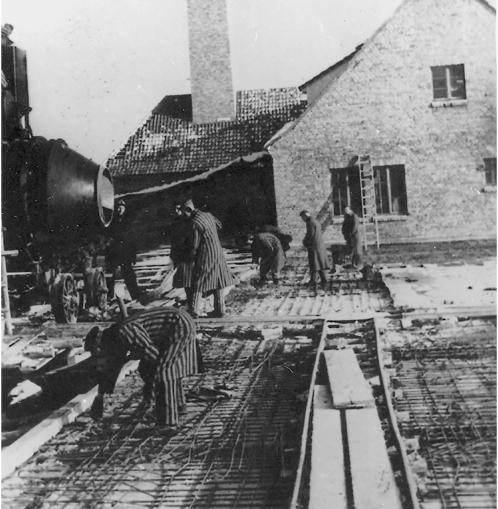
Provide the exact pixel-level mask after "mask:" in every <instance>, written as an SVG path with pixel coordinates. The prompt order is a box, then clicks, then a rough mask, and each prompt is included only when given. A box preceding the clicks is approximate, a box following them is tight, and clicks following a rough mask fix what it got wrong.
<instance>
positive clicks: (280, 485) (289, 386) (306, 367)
mask: <svg viewBox="0 0 498 509" xmlns="http://www.w3.org/2000/svg"><path fill="white" fill-rule="evenodd" d="M301 332H302V334H303V335H306V336H308V337H309V338H311V339H312V341H310V342H309V343H308V344H303V343H300V342H298V341H295V340H292V339H291V338H289V337H287V338H283V339H275V340H266V341H262V340H255V341H250V340H240V339H235V338H234V337H232V338H225V337H217V335H216V331H213V330H211V331H210V333H209V334H207V333H205V334H204V338H203V339H202V340H201V348H202V351H203V352H204V362H205V367H206V369H205V373H203V374H201V375H197V376H195V377H191V378H189V379H188V380H187V383H186V387H187V394H188V396H187V409H186V412H185V413H184V414H183V415H182V420H181V423H180V424H181V427H180V429H179V430H178V431H176V432H174V431H169V432H168V431H164V430H163V429H159V428H156V427H154V419H153V417H152V412H151V411H150V410H146V409H145V408H144V406H143V405H142V404H141V403H140V400H141V387H142V382H141V381H140V380H139V377H138V375H136V374H134V375H132V376H130V377H128V378H127V379H125V382H124V384H123V385H122V386H120V387H119V389H118V390H117V393H116V394H115V396H114V397H113V400H112V402H109V406H108V407H106V413H105V417H104V419H103V420H102V422H99V423H93V422H92V421H91V420H90V418H89V417H88V415H83V416H81V417H80V418H78V419H77V421H76V422H75V423H74V424H73V425H69V426H67V427H66V428H64V429H63V431H62V432H61V433H59V434H58V435H57V436H56V437H55V438H54V439H52V440H51V441H49V442H48V443H47V444H46V445H45V446H44V447H43V448H42V449H41V450H40V451H39V452H38V453H37V454H36V455H35V456H34V457H33V458H32V459H31V460H30V461H29V462H28V463H27V464H26V465H25V466H23V467H22V468H21V469H20V470H19V471H18V473H17V475H13V476H11V477H9V478H8V479H6V480H5V481H4V482H3V487H2V503H3V504H4V507H12V508H17V507H30V508H31V509H34V508H42V507H46V508H51V507H57V508H59V507H66V508H72V507H85V508H90V507H111V506H112V507H282V506H284V505H285V501H286V499H288V497H289V496H290V493H291V490H292V481H293V475H290V472H292V468H293V465H294V464H295V462H296V461H297V457H296V454H297V449H298V444H299V433H300V431H299V427H300V424H298V423H299V422H300V412H301V410H302V408H301V407H302V405H303V402H302V401H300V400H299V399H297V398H296V396H297V395H299V394H300V393H301V392H303V391H305V390H306V389H307V385H308V383H309V376H310V374H311V369H312V364H313V360H314V356H315V348H316V345H317V341H318V331H317V330H316V327H315V326H314V325H313V324H310V323H308V324H306V325H304V326H303V328H302V331H301ZM220 336H222V334H220ZM289 344H291V345H292V348H288V345H289ZM216 384H225V385H226V386H227V387H231V388H232V390H233V396H232V397H231V398H230V399H223V400H222V399H212V400H208V401H204V400H202V398H201V397H200V394H202V392H200V391H199V390H198V389H199V388H200V387H202V386H210V387H213V386H214V385H216Z"/></svg>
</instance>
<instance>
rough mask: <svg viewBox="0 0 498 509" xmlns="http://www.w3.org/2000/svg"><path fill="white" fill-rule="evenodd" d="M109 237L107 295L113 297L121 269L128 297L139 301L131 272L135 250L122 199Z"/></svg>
mask: <svg viewBox="0 0 498 509" xmlns="http://www.w3.org/2000/svg"><path fill="white" fill-rule="evenodd" d="M110 236H111V244H110V246H109V248H108V251H107V259H108V261H109V265H110V269H111V271H112V273H113V277H112V282H111V285H110V289H109V294H110V296H111V297H113V296H114V280H115V278H116V275H117V272H118V269H119V268H121V274H122V276H123V279H124V282H125V284H126V288H128V292H129V294H130V297H131V298H132V300H139V299H140V298H141V295H142V294H141V291H140V289H139V288H138V284H137V277H136V275H135V271H134V270H133V264H134V263H136V261H137V248H136V245H135V241H134V240H133V235H132V234H131V231H130V227H129V224H128V217H127V214H126V204H125V202H124V200H122V199H121V200H119V201H118V203H117V210H116V216H115V217H114V219H113V222H112V224H111V227H110Z"/></svg>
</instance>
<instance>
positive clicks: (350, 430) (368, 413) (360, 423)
mask: <svg viewBox="0 0 498 509" xmlns="http://www.w3.org/2000/svg"><path fill="white" fill-rule="evenodd" d="M346 426H347V435H348V446H349V461H350V465H351V479H352V484H353V497H354V507H355V509H379V508H382V509H402V506H401V500H400V497H399V492H398V489H397V487H396V481H395V479H394V473H393V470H392V467H391V463H390V461H389V457H388V455H387V449H386V443H385V441H384V433H383V431H382V426H381V423H380V419H379V416H378V415H377V409H376V408H359V409H350V410H346Z"/></svg>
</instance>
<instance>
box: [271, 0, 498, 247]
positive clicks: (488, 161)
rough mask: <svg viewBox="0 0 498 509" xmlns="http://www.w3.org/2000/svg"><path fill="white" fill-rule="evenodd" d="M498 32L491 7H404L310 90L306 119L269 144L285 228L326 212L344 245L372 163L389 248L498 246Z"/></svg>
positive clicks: (425, 3) (479, 2)
mask: <svg viewBox="0 0 498 509" xmlns="http://www.w3.org/2000/svg"><path fill="white" fill-rule="evenodd" d="M495 23H496V11H495V8H494V7H493V6H491V5H490V4H489V3H488V2H486V1H483V0H437V1H435V0H406V1H405V2H404V3H403V4H402V5H401V6H400V7H399V8H398V9H397V11H396V12H395V13H394V14H393V16H392V17H391V18H390V19H389V20H388V21H387V22H386V23H385V24H384V25H383V26H381V27H380V28H379V29H378V30H377V32H376V33H375V34H374V35H373V36H372V37H371V38H370V39H369V40H367V41H366V42H365V43H364V44H363V45H362V46H361V47H358V48H357V49H356V51H355V52H353V53H352V54H351V55H348V56H347V57H346V58H345V59H343V60H342V61H341V62H339V63H338V64H336V65H334V66H332V67H331V68H329V69H327V70H325V71H324V72H323V73H321V74H320V75H318V76H316V77H315V78H313V79H312V80H310V81H309V82H307V83H305V84H304V85H303V87H302V88H303V89H304V90H305V91H306V92H307V93H308V108H307V110H306V111H305V113H304V114H303V115H302V116H301V117H300V118H299V119H298V120H297V121H296V122H295V124H294V125H293V127H292V128H291V129H287V130H286V132H285V133H284V134H282V135H281V136H280V137H277V138H275V139H274V140H273V141H272V142H270V143H269V144H267V148H268V150H269V152H270V154H271V156H272V158H273V169H274V177H275V190H276V207H277V217H278V222H279V224H280V226H282V227H284V228H285V229H289V230H291V231H294V232H297V231H302V228H303V226H302V223H301V221H300V219H299V217H298V212H299V211H300V210H301V209H303V208H308V209H309V210H310V211H312V213H314V214H317V213H318V212H319V211H321V212H322V213H323V211H324V210H326V212H327V213H328V214H329V215H330V216H331V218H332V226H330V227H328V229H327V234H326V235H327V238H328V240H339V239H340V223H341V222H342V218H341V216H342V214H343V210H344V206H345V205H346V204H352V205H353V206H354V207H356V208H357V209H358V208H360V209H361V206H360V207H358V204H359V201H358V194H359V179H358V169H357V167H355V166H353V165H352V162H354V160H355V156H358V155H368V156H370V160H371V162H372V165H373V167H374V182H375V198H376V209H377V214H378V219H379V231H380V240H381V242H396V241H408V240H424V239H425V240H429V239H452V238H459V239H464V238H492V237H495V236H496V68H495V65H496V55H495Z"/></svg>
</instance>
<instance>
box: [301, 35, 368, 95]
mask: <svg viewBox="0 0 498 509" xmlns="http://www.w3.org/2000/svg"><path fill="white" fill-rule="evenodd" d="M362 46H363V44H360V45H358V46H356V48H355V49H354V51H352V52H351V53H350V54H349V55H346V56H345V57H344V58H342V59H341V60H339V61H338V62H336V63H335V64H332V65H331V66H330V67H327V69H324V70H323V71H322V72H320V73H318V74H317V75H316V76H313V77H312V78H310V79H309V80H308V81H306V82H305V83H303V84H302V85H300V86H299V90H306V88H307V87H308V86H309V85H311V84H313V83H314V82H315V81H316V80H318V79H320V78H321V77H322V76H325V75H326V74H329V73H330V72H332V71H335V70H337V69H338V68H339V67H342V66H345V65H346V64H348V63H349V61H350V60H351V59H352V58H353V57H354V56H355V55H356V53H358V51H360V50H361V48H362Z"/></svg>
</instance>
